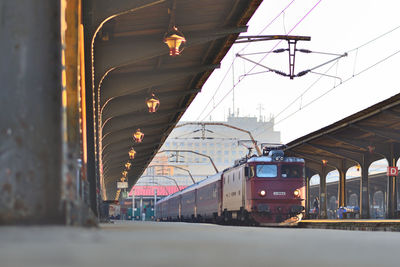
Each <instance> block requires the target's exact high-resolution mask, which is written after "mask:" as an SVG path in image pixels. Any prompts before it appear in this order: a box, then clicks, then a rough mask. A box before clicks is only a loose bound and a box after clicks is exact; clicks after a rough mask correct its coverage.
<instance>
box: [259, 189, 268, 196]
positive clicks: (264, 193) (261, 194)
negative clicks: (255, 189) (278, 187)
mask: <svg viewBox="0 0 400 267" xmlns="http://www.w3.org/2000/svg"><path fill="white" fill-rule="evenodd" d="M259 194H260V196H262V197H265V195H266V194H267V191H265V190H261V191H260V193H259Z"/></svg>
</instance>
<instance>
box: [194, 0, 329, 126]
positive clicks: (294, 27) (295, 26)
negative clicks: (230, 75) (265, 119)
mask: <svg viewBox="0 0 400 267" xmlns="http://www.w3.org/2000/svg"><path fill="white" fill-rule="evenodd" d="M321 1H322V0H319V1H318V2H317V3H316V4H315V5H314V6H313V7H312V8H311V9H310V10H309V11H308V12H307V13H306V14H305V15H304V16H303V17H302V18H301V19H300V20H299V21H298V22H297V23H296V24H295V25H294V26H293V27H292V28H291V29H290V31H289V32H288V34H287V35H289V34H290V33H291V32H292V31H293V30H294V29H296V28H297V26H298V25H299V24H300V23H301V22H302V21H304V19H305V18H306V17H307V16H308V15H309V14H310V13H311V12H312V11H313V10H314V9H315V8H316V7H317V6H318V5H319V3H321ZM281 42H282V40H280V41H279V42H278V43H277V44H276V45H275V46H274V47H273V48H272V49H271V51H270V52H269V53H267V54H266V55H265V56H264V57H263V58H261V60H259V61H258V63H260V62H261V61H263V60H264V59H265V58H266V57H267V56H268V55H269V54H270V53H271V52H272V51H273V50H275V48H276V47H277V46H278V45H279V44H280V43H281ZM256 66H257V65H254V66H253V67H252V68H251V69H250V70H249V71H248V72H247V73H246V74H249V73H251V72H252V71H253V70H254V68H256ZM244 77H245V76H243V78H244ZM241 81H242V80H239V81H238V82H237V83H236V84H234V85H233V87H232V88H231V89H230V90H229V91H228V92H227V93H226V94H225V95H224V96H223V97H222V99H221V100H220V101H219V102H218V103H217V104H216V105H215V106H214V107H213V108H212V109H211V110H210V112H208V113H207V115H206V116H204V117H203V119H202V120H201V121H204V120H205V119H206V118H207V117H208V116H209V115H210V114H211V113H212V112H213V111H214V110H215V109H216V108H217V107H218V106H219V104H221V103H222V101H223V100H224V99H225V98H226V97H227V96H228V95H229V94H230V93H231V92H232V91H233V90H234V89H235V87H236V86H237V85H238V84H239V83H240V82H241ZM197 120H198V119H197Z"/></svg>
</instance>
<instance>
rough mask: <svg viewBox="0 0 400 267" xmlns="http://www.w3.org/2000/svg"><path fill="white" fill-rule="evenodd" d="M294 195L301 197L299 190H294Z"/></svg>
mask: <svg viewBox="0 0 400 267" xmlns="http://www.w3.org/2000/svg"><path fill="white" fill-rule="evenodd" d="M293 195H294V196H295V197H299V196H300V190H299V189H296V190H294V192H293Z"/></svg>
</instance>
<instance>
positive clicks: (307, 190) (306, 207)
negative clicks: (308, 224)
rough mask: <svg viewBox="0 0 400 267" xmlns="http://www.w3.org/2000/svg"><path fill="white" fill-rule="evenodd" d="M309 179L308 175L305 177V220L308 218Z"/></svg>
mask: <svg viewBox="0 0 400 267" xmlns="http://www.w3.org/2000/svg"><path fill="white" fill-rule="evenodd" d="M310 179H311V177H309V176H308V175H307V176H306V205H305V209H306V218H309V217H310Z"/></svg>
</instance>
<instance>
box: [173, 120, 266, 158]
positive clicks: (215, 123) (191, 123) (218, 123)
mask: <svg viewBox="0 0 400 267" xmlns="http://www.w3.org/2000/svg"><path fill="white" fill-rule="evenodd" d="M186 125H200V126H202V127H205V126H206V125H215V126H225V127H228V128H231V129H234V130H238V131H241V132H245V133H247V134H248V135H249V137H250V139H251V142H252V143H253V145H254V148H255V149H256V150H257V154H258V156H261V155H262V152H261V150H260V148H259V147H258V146H257V142H256V140H254V137H253V135H252V134H251V132H250V131H247V130H244V129H241V128H239V127H235V126H232V125H229V124H226V123H222V122H186V123H182V124H179V125H177V126H176V127H175V128H179V127H183V126H186Z"/></svg>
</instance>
